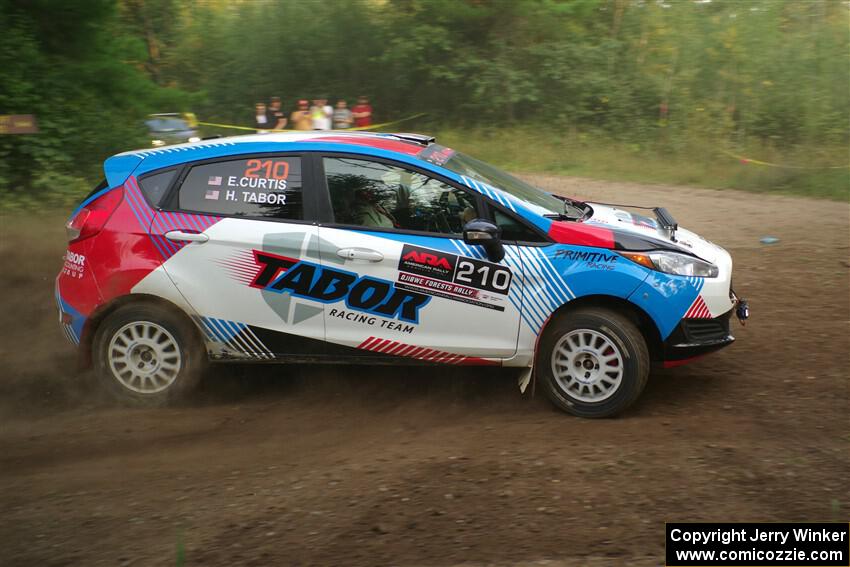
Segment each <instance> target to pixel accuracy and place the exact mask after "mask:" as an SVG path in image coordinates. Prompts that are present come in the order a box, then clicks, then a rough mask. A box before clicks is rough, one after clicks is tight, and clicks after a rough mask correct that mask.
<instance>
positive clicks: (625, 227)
mask: <svg viewBox="0 0 850 567" xmlns="http://www.w3.org/2000/svg"><path fill="white" fill-rule="evenodd" d="M587 204H588V205H590V206H591V207H592V208H593V214H592V215H591V216H590V218H588V219H586V220H585V223H587V224H589V225H599V226H604V227H605V228H609V229H611V230H613V231H615V232H618V233H620V234H624V235H634V236H636V237H638V240H637V241H645V242H644V246H645V249H649V248H652V247H656V248H662V247H663V248H667V249H671V250H681V251H683V252H685V253H688V254H693V255H694V256H698V257H699V258H702V259H703V260H707V261H709V262H712V263H716V262H717V261H718V260H720V259H722V258H724V257H725V256H726V255H727V254H726V251H725V250H723V248H721V247H719V246H717V245H716V244H714V243H712V242H709V241H708V240H706V239H705V238H703V237H701V236H700V235H698V234H696V233H695V232H691V231H690V230H687V229H684V228H681V227H679V228H678V229H676V233H675V236H673V238H671V236H670V234H669V233H668V231H666V230H664V229H663V228H661V226H660V225H659V223H658V221H657V220H655V219H654V218H652V217H649V216H646V215H642V214H639V213H634V212H630V211H626V210H623V209H620V208H617V207H612V206H610V205H602V204H599V203H593V202H588V203H587Z"/></svg>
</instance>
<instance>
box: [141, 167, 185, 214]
mask: <svg viewBox="0 0 850 567" xmlns="http://www.w3.org/2000/svg"><path fill="white" fill-rule="evenodd" d="M175 175H177V170H176V169H172V170H170V171H163V172H162V173H155V174H154V175H148V176H146V177H145V178H144V179H142V180H141V181H139V188H140V189H141V190H142V194H143V195H144V196H145V199H147V200H148V204H150V205H151V206H152V207H157V206H159V203H160V201H162V197H163V196H164V195H165V192H166V191H167V190H168V187H169V186H171V182H172V181H174V176H175Z"/></svg>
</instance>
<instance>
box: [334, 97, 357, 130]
mask: <svg viewBox="0 0 850 567" xmlns="http://www.w3.org/2000/svg"><path fill="white" fill-rule="evenodd" d="M353 121H354V118H353V117H352V115H351V110H349V109H348V103H347V102H345V101H344V100H338V101H337V103H336V108H335V109H334V130H346V129H348V128H351V123H352V122H353Z"/></svg>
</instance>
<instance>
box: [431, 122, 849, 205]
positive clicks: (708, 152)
mask: <svg viewBox="0 0 850 567" xmlns="http://www.w3.org/2000/svg"><path fill="white" fill-rule="evenodd" d="M437 132H438V134H437V138H438V140H439V142H440V143H442V144H445V145H448V146H450V147H453V148H456V149H459V150H461V151H463V152H466V153H468V154H471V155H473V156H475V157H477V158H479V159H482V160H484V161H488V162H491V163H493V164H495V165H498V166H499V167H502V168H504V169H507V170H509V171H515V172H520V173H551V174H558V175H574V176H579V177H594V178H597V179H609V180H616V181H633V182H642V183H664V184H671V185H696V186H702V187H712V188H717V189H741V190H746V191H755V192H765V193H784V194H792V195H801V196H807V197H817V198H825V199H834V200H844V201H846V200H848V188H850V169H848V168H847V167H845V168H843V169H828V168H827V166H834V165H841V164H842V163H845V164H846V163H848V150H847V148H825V149H821V150H819V151H818V152H816V153H812V152H808V153H805V152H785V153H782V152H778V151H776V150H773V149H770V148H764V147H760V148H756V147H754V148H753V149H751V150H750V152H738V153H740V154H743V155H746V156H747V157H750V158H752V159H759V160H762V161H767V162H771V163H778V164H783V165H804V166H806V167H807V168H811V169H795V168H785V167H781V168H780V167H768V166H762V165H757V164H754V163H746V164H745V163H741V161H740V160H738V159H735V158H732V157H729V156H728V155H725V154H723V153H722V151H721V147H719V146H712V145H708V144H697V143H695V144H691V145H690V146H689V147H687V148H685V149H681V150H678V151H675V152H673V151H663V150H657V149H653V148H651V147H648V146H641V145H638V144H626V143H622V142H613V141H610V140H606V139H603V138H600V137H597V136H592V135H587V134H567V133H556V132H547V131H541V130H539V129H531V128H527V129H526V128H511V129H495V130H484V129H472V130H453V129H444V130H438V131H437ZM820 168H822V169H820Z"/></svg>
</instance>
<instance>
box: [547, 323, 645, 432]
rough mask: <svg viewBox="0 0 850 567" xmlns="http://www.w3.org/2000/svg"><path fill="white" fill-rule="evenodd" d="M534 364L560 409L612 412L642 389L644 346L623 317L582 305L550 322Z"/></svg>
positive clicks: (597, 413) (585, 413)
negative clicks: (582, 306)
mask: <svg viewBox="0 0 850 567" xmlns="http://www.w3.org/2000/svg"><path fill="white" fill-rule="evenodd" d="M536 367H537V379H538V382H539V385H540V386H541V388H542V389H543V391H544V392H545V394H546V396H547V397H548V398H549V399H550V400H551V401H552V403H553V404H554V405H555V406H556V407H558V408H559V409H561V410H563V411H566V412H568V413H571V414H573V415H576V416H579V417H589V418H602V417H613V416H615V415H617V414H619V413H621V412H622V411H624V410H625V409H626V408H628V407H629V406H631V405H632V404H633V403H634V402H635V400H637V399H638V397H639V396H640V394H641V392H643V389H644V387H645V386H646V382H647V379H648V378H649V368H650V361H649V350H648V348H647V345H646V340H645V339H644V337H643V335H642V334H641V332H640V331H639V330H638V328H637V326H636V325H635V324H634V323H632V321H631V320H630V319H629V318H628V317H626V316H624V315H622V314H620V313H618V312H616V311H613V310H610V309H605V308H582V309H579V310H576V311H570V312H567V313H564V314H563V315H561V316H559V317H558V318H556V319H554V320H553V321H552V322H551V323H550V324H549V326H548V327H547V329H546V331H545V333H544V336H543V338H542V340H541V343H540V349H539V350H538V354H537V361H536Z"/></svg>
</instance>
